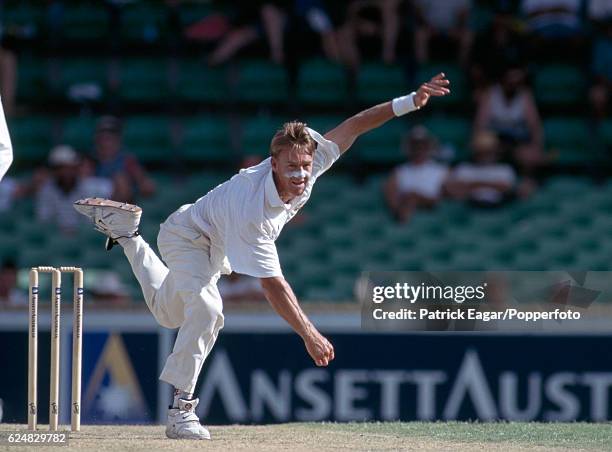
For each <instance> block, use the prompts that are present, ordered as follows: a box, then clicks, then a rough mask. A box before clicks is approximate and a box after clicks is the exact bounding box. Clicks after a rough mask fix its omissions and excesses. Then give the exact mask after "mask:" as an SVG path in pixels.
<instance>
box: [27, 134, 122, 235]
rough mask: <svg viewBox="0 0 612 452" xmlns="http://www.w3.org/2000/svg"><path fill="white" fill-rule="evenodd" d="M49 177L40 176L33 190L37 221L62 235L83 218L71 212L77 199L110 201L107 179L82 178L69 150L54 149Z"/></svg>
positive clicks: (76, 158) (110, 187)
mask: <svg viewBox="0 0 612 452" xmlns="http://www.w3.org/2000/svg"><path fill="white" fill-rule="evenodd" d="M49 168H50V172H49V174H45V173H41V172H39V174H38V176H37V178H38V179H39V182H38V184H37V185H38V187H37V190H36V218H37V219H38V221H40V222H42V223H50V224H55V225H57V226H59V228H60V229H61V230H63V231H65V232H68V231H72V230H74V229H75V228H76V227H77V225H78V224H80V223H81V221H82V218H83V217H82V216H81V215H79V214H78V212H77V211H76V210H74V208H73V206H72V203H73V202H74V201H76V200H77V199H81V198H87V197H92V196H99V197H102V198H108V197H112V195H113V183H112V181H111V180H109V179H104V178H100V177H92V176H90V175H88V174H87V173H85V174H83V172H82V171H83V166H82V160H81V158H80V157H79V155H78V154H77V153H76V152H75V150H74V149H72V148H71V147H70V146H65V145H61V146H56V147H55V148H53V149H52V150H51V153H50V154H49Z"/></svg>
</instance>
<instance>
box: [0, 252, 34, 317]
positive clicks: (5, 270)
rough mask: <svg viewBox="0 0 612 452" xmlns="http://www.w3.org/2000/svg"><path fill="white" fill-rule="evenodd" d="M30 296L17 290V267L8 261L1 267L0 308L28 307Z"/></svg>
mask: <svg viewBox="0 0 612 452" xmlns="http://www.w3.org/2000/svg"><path fill="white" fill-rule="evenodd" d="M27 304H28V296H27V295H26V293H25V292H24V291H22V290H20V289H18V288H17V266H16V265H15V263H14V262H13V261H10V260H7V261H4V262H3V263H2V266H0V307H9V306H27Z"/></svg>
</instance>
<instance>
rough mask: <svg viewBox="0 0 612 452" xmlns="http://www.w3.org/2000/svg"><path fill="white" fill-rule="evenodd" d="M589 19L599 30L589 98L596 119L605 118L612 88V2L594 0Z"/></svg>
mask: <svg viewBox="0 0 612 452" xmlns="http://www.w3.org/2000/svg"><path fill="white" fill-rule="evenodd" d="M589 19H590V20H591V21H592V22H593V25H594V29H595V30H597V34H596V35H595V39H594V41H593V54H592V61H591V70H592V76H593V79H592V83H591V87H590V89H589V100H590V102H591V108H592V111H593V116H594V117H595V119H603V118H604V117H605V116H606V114H607V111H608V108H609V104H610V90H611V88H612V2H609V1H605V2H600V1H597V0H592V1H591V3H589Z"/></svg>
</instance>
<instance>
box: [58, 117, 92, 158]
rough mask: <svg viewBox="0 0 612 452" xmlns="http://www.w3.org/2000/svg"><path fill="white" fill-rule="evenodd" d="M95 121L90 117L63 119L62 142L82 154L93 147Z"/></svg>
mask: <svg viewBox="0 0 612 452" xmlns="http://www.w3.org/2000/svg"><path fill="white" fill-rule="evenodd" d="M95 127H96V120H95V118H93V117H92V116H72V117H69V118H65V119H64V124H63V128H62V142H64V143H66V144H69V145H70V146H73V147H74V148H75V149H78V150H80V151H82V152H90V151H91V149H92V147H93V140H94V132H95Z"/></svg>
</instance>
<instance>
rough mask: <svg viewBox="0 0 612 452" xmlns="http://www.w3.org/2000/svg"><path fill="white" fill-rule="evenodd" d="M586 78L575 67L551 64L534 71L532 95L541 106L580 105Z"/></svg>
mask: <svg viewBox="0 0 612 452" xmlns="http://www.w3.org/2000/svg"><path fill="white" fill-rule="evenodd" d="M585 80H586V77H585V75H584V74H582V73H581V71H580V69H578V68H576V66H570V65H563V64H552V65H547V66H542V67H540V68H538V69H536V70H535V74H534V93H535V97H536V101H537V103H538V104H541V105H550V106H558V105H575V104H579V103H582V102H583V100H584V95H585V92H584V91H585Z"/></svg>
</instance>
